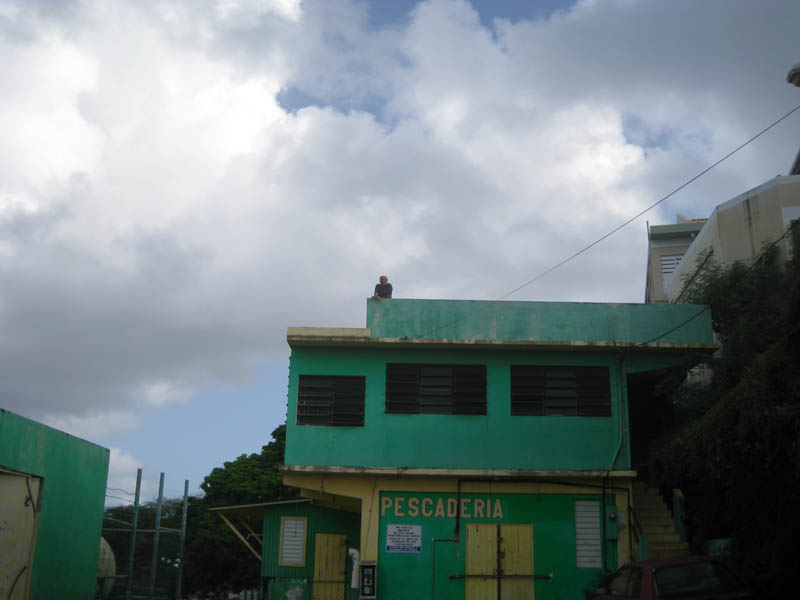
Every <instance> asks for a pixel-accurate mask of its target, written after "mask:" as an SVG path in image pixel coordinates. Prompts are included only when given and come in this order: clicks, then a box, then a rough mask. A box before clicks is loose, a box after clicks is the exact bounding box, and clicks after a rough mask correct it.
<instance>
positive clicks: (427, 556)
mask: <svg viewBox="0 0 800 600" xmlns="http://www.w3.org/2000/svg"><path fill="white" fill-rule="evenodd" d="M421 496H424V497H428V498H431V499H432V500H433V502H434V503H435V502H436V501H437V500H438V499H439V498H442V499H443V500H444V502H445V503H446V501H447V499H449V498H456V495H455V494H436V493H429V492H392V493H382V494H381V501H382V502H383V499H384V498H387V497H388V498H392V499H396V498H397V497H404V498H405V500H406V502H407V501H408V499H409V498H411V497H416V498H419V497H421ZM461 497H462V499H463V498H469V499H475V498H481V499H484V501H486V500H489V499H491V500H492V502H493V503H494V502H496V501H498V500H499V501H500V502H501V503H502V509H503V516H502V518H497V517H491V518H486V517H485V516H484V517H483V518H480V517H479V518H462V519H460V533H459V536H458V541H457V542H450V541H439V542H436V543H435V546H436V549H435V554H436V556H435V561H436V565H435V578H436V586H435V587H436V589H435V592H436V596H435V597H436V598H437V599H442V600H448V599H453V600H454V599H457V598H464V595H465V583H464V579H451V578H450V575H457V574H463V573H465V568H466V544H465V541H466V536H467V533H466V524H467V523H497V522H499V523H504V524H506V523H507V524H514V523H520V524H522V523H532V524H533V571H534V573H535V574H548V573H552V574H553V579H552V581H546V580H536V581H535V582H534V598H536V600H560V599H562V598H583V594H582V590H583V589H585V588H591V586H592V585H593V583H595V579H596V577H597V575H598V573H599V572H601V571H602V569H578V568H577V567H576V551H575V500H597V501H600V500H601V496H600V494H597V495H570V494H540V495H531V494H479V493H471V492H470V493H464V494H462V496H461ZM607 501H608V502H609V503H613V499H612V497H610V496H607ZM382 506H383V505H382ZM402 512H403V513H404V514H405V516H402V517H401V516H396V515H395V514H394V510H393V508H391V507H390V508H389V509H388V510H385V511H384V510H382V511H381V517H380V530H379V540H378V544H379V545H378V552H379V555H378V595H377V596H378V598H381V599H382V600H404V599H406V598H431V591H432V586H431V582H432V578H433V573H434V551H433V547H434V543H433V539H434V538H440V539H442V540H447V539H453V537H454V527H455V522H456V520H455V518H450V517H446V518H431V517H427V518H425V517H423V516H422V515H421V514H418V515H417V516H415V517H410V516H408V512H409V509H408V506H407V504H406V505H405V508H404V510H403V511H402ZM468 512H471V511H470V510H469V509H468ZM390 524H391V525H420V526H421V527H422V530H421V533H422V536H421V537H422V547H421V552H420V553H419V554H414V553H410V554H400V553H392V552H387V548H386V531H387V525H390ZM606 550H607V561H608V564H607V565H606V566H607V568H608V569H610V570H614V569H616V567H617V565H616V558H615V557H616V543H615V542H609V543H608V544H607V548H606Z"/></svg>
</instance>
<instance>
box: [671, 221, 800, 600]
mask: <svg viewBox="0 0 800 600" xmlns="http://www.w3.org/2000/svg"><path fill="white" fill-rule="evenodd" d="M795 229H800V228H795ZM793 239H794V247H795V248H800V236H798V235H797V232H795V235H794V238H793ZM780 257H781V254H780V253H779V251H778V248H777V246H775V245H773V246H771V247H770V248H767V249H766V250H765V251H764V253H763V255H762V258H761V260H759V261H757V262H756V263H755V264H754V265H752V266H747V265H744V264H742V263H735V264H733V265H731V266H728V267H722V266H720V265H719V264H716V263H715V262H714V261H713V259H711V258H709V257H707V259H706V260H705V261H703V262H702V264H703V268H702V271H701V272H699V273H696V274H695V275H694V276H693V277H692V281H691V286H690V288H689V291H688V294H687V296H688V298H687V299H688V300H689V301H692V302H699V303H704V304H708V305H709V306H710V308H711V315H712V321H713V326H714V329H715V331H716V332H717V334H718V335H719V338H720V341H721V344H722V350H721V351H720V352H719V353H717V355H715V356H714V357H713V358H712V359H711V360H710V366H711V368H712V372H713V379H712V382H711V385H710V386H709V387H708V388H706V389H705V390H704V392H703V394H702V395H703V396H705V397H704V398H703V401H704V403H706V404H707V405H710V408H709V409H708V410H707V411H706V412H705V413H704V414H703V415H702V416H701V417H700V418H698V419H697V420H695V421H693V422H692V423H690V424H689V425H688V426H686V427H685V428H684V429H682V430H681V431H679V432H678V433H677V434H675V435H673V436H672V437H671V438H669V439H668V440H667V441H666V442H665V443H664V444H663V446H662V447H661V448H660V449H659V450H658V451H657V453H656V456H655V460H656V462H657V464H658V465H659V467H660V471H661V472H662V473H663V479H664V483H665V486H668V487H675V488H681V489H682V490H683V492H684V495H685V496H686V499H687V505H688V507H689V526H690V531H691V535H692V538H693V542H694V543H695V544H697V545H699V543H701V542H703V541H704V540H707V539H711V538H716V537H731V538H733V550H734V559H735V560H736V561H737V562H738V563H739V566H740V567H741V569H742V571H743V572H744V574H745V576H746V577H747V578H749V579H750V580H751V581H753V582H755V583H756V584H757V585H760V586H761V587H762V589H764V590H765V591H767V592H769V593H771V594H777V595H780V594H789V595H792V594H791V593H790V592H791V591H793V590H794V588H795V587H796V582H795V581H794V579H795V574H796V573H798V572H800V561H799V560H798V558H797V556H798V554H797V551H796V537H797V533H798V532H800V514H798V512H797V511H796V510H795V508H794V507H795V506H796V504H797V493H798V491H800V361H799V360H798V359H800V353H799V352H798V350H799V349H800V343H798V342H800V339H799V338H800V301H799V300H800V260H798V257H797V256H795V258H794V259H792V260H789V261H788V262H786V263H785V264H780V263H781V262H782V261H781V260H780ZM698 549H699V548H698ZM789 595H787V596H786V597H789Z"/></svg>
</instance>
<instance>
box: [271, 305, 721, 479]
mask: <svg viewBox="0 0 800 600" xmlns="http://www.w3.org/2000/svg"><path fill="white" fill-rule="evenodd" d="M701 308H702V307H698V306H696V305H669V306H661V305H634V304H614V305H611V304H589V303H558V302H557V303H552V302H483V301H454V300H453V301H449V300H442V301H429V300H391V301H387V302H374V301H368V310H367V312H368V316H367V324H368V326H369V330H370V333H371V336H372V337H373V338H376V339H377V338H386V337H388V338H403V337H405V336H408V337H413V336H414V335H417V332H420V331H423V330H425V331H423V333H425V336H423V337H429V338H430V337H449V338H457V339H461V340H463V339H471V338H481V337H484V338H490V339H494V340H512V341H519V340H524V339H529V338H534V337H535V338H536V339H541V340H545V341H559V340H560V341H563V342H578V341H582V342H596V343H600V342H603V343H611V342H617V341H622V342H636V341H646V340H647V339H649V337H652V336H656V335H658V334H659V333H663V332H665V331H667V330H668V329H670V328H671V327H674V326H675V325H676V324H678V323H680V322H682V320H686V319H688V318H689V317H691V316H692V315H696V314H697V313H698V311H699V310H700V309H701ZM709 319H710V317H709V315H708V314H707V312H706V313H703V314H701V315H700V316H699V317H697V318H695V319H693V320H691V321H689V322H688V323H687V324H686V326H685V327H682V328H680V329H678V330H677V331H675V332H673V333H672V334H670V336H667V338H665V340H666V341H669V342H671V343H682V344H686V345H692V344H695V345H697V346H703V345H705V344H711V343H713V335H712V330H711V325H710V320H709ZM487 323H488V324H487ZM362 331H363V330H362ZM315 339H316V338H315ZM665 340H661V341H662V342H663V341H665ZM687 353H688V350H686V349H684V350H682V351H675V350H674V349H673V350H671V351H670V350H667V349H661V350H658V351H654V350H653V349H651V348H627V349H625V350H624V351H621V350H619V349H615V348H612V347H607V348H605V347H600V348H595V349H588V348H583V347H580V346H576V347H572V348H568V349H565V348H553V347H548V346H542V347H537V348H516V347H514V346H508V347H504V346H502V345H500V346H493V347H491V348H485V347H480V346H476V347H470V346H468V345H451V346H446V347H440V348H426V347H398V346H396V345H394V344H392V343H386V344H380V343H377V344H373V345H370V346H369V347H359V344H358V343H353V342H352V341H351V342H349V343H343V344H342V345H340V346H329V345H324V344H320V345H314V344H311V345H306V344H299V343H298V344H293V347H292V356H291V361H290V370H289V403H288V411H287V442H286V464H287V465H319V466H324V465H344V466H370V467H405V468H409V467H414V468H454V469H458V468H466V469H470V468H483V469H561V470H563V469H567V470H588V469H599V470H607V469H629V468H630V452H629V435H628V431H627V423H628V414H627V405H626V385H625V377H626V376H627V374H628V373H633V372H638V371H644V370H651V369H658V368H663V367H667V366H674V365H678V364H681V362H682V361H684V360H686V355H687ZM388 362H415V363H454V364H476V363H477V364H485V365H486V369H487V371H486V373H487V399H488V408H487V413H488V414H486V415H428V414H425V415H420V414H411V415H408V414H387V413H386V410H385V386H386V364H387V363H388ZM513 364H538V365H580V366H592V365H594V366H606V367H608V368H609V371H610V375H611V381H610V383H611V398H612V399H611V403H612V407H611V408H612V415H611V416H610V417H560V416H545V417H537V416H512V415H511V409H510V406H511V399H510V365H513ZM300 374H305V375H363V376H365V377H366V398H365V420H364V426H363V427H330V426H307V425H303V426H298V425H297V424H296V421H297V417H296V415H297V385H298V377H299V375H300Z"/></svg>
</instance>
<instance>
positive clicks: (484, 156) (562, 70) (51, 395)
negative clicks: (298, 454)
mask: <svg viewBox="0 0 800 600" xmlns="http://www.w3.org/2000/svg"><path fill="white" fill-rule="evenodd" d="M3 6H6V7H8V6H10V7H11V9H9V10H0V21H2V27H0V52H1V53H2V54H3V56H6V57H12V58H13V60H4V61H3V62H2V64H0V126H2V128H3V131H4V135H3V136H2V137H0V287H1V288H2V289H3V295H2V297H0V331H2V333H3V335H2V336H0V394H1V395H2V397H3V399H4V402H5V403H6V404H7V406H8V408H10V409H12V410H17V411H19V412H23V413H25V414H27V415H28V416H32V417H34V418H47V419H48V422H49V423H50V424H54V425H55V426H58V427H60V428H63V429H66V430H68V431H73V432H75V431H78V432H83V433H82V434H83V435H84V436H85V437H89V438H90V439H92V438H97V437H102V436H103V435H105V434H104V432H106V433H107V432H108V431H112V430H113V431H121V430H123V429H125V428H130V427H135V426H137V425H138V424H139V423H140V418H141V417H140V415H141V414H142V413H143V412H146V411H148V410H153V409H155V408H160V407H163V406H166V405H167V404H169V403H172V402H181V401H186V399H187V398H189V397H190V396H191V394H192V393H193V392H194V391H196V390H200V389H203V387H204V386H207V385H209V384H211V383H213V382H217V381H219V380H237V379H239V378H242V377H243V376H245V375H246V374H247V373H248V369H249V368H250V366H251V365H252V364H253V363H254V362H256V361H259V360H263V359H268V360H270V359H271V360H284V359H285V357H286V353H287V350H286V348H285V342H284V336H285V328H286V326H288V325H342V326H347V325H350V326H359V325H361V324H362V323H363V311H364V299H365V298H366V296H368V295H369V294H370V292H371V287H372V285H373V284H374V280H375V278H376V277H377V275H378V274H380V273H384V272H386V273H388V274H389V275H390V278H391V280H392V282H393V283H394V285H395V289H396V292H397V294H396V295H397V296H398V297H451V298H452V297H455V298H459V297H460V298H497V297H499V296H500V295H502V294H504V293H505V292H508V291H509V290H510V289H512V288H514V287H516V286H517V285H519V284H520V283H522V282H524V281H525V280H528V279H530V278H531V277H533V276H534V275H536V274H538V273H540V272H542V271H543V270H545V269H546V268H548V267H550V266H552V265H553V264H555V263H556V262H558V261H559V260H561V259H563V258H565V257H566V256H567V255H569V254H571V253H573V252H575V251H577V250H578V249H580V248H582V247H583V246H584V245H585V244H587V243H588V242H591V241H593V240H594V239H596V238H597V237H598V236H599V235H601V234H603V233H605V232H606V231H609V230H610V229H611V228H613V227H615V226H616V225H618V224H619V223H620V222H621V221H622V220H624V219H625V218H627V217H628V216H630V215H631V214H634V213H636V212H638V211H639V210H641V209H642V208H643V207H645V206H647V205H648V204H650V203H652V202H653V201H655V200H656V199H658V198H659V197H661V196H662V195H664V194H665V193H667V192H668V191H670V190H671V189H672V188H673V187H675V185H677V184H678V183H681V182H683V181H684V180H686V179H687V178H688V177H690V176H692V175H694V174H695V173H696V172H698V171H699V170H700V169H701V168H703V167H704V166H705V165H707V164H708V163H710V162H712V161H713V160H715V159H716V158H717V157H719V156H721V155H722V154H724V153H725V152H727V151H728V150H729V149H731V148H732V147H734V146H735V145H736V144H738V143H740V142H741V141H742V140H743V139H744V138H746V137H747V136H748V135H750V134H752V133H754V132H755V131H757V130H758V129H760V128H761V127H762V126H764V125H766V124H767V123H768V122H769V120H771V119H772V118H773V117H775V116H777V115H778V114H780V113H781V112H782V111H784V110H787V109H788V108H789V107H791V106H792V105H793V104H796V103H797V102H798V100H799V99H798V98H797V91H796V89H793V88H790V86H788V85H786V84H785V83H784V81H783V77H784V76H785V71H786V70H787V69H788V67H789V66H790V65H791V64H793V63H794V62H796V61H797V57H796V56H795V54H794V53H796V44H795V43H794V40H795V37H796V36H795V32H794V31H793V28H792V24H793V23H795V22H797V21H798V18H800V8H798V6H797V5H796V4H795V3H788V2H787V3H779V2H776V3H769V4H767V5H764V4H747V3H742V4H737V5H735V6H733V7H732V6H730V5H729V4H727V3H715V2H707V3H700V4H697V3H688V2H687V3H668V4H655V3H648V2H622V1H619V2H616V1H611V0H609V1H605V2H586V3H581V4H579V5H577V6H575V7H573V8H572V9H571V10H569V11H564V12H561V13H558V14H556V15H555V16H553V17H552V18H550V19H549V20H539V21H535V22H525V21H520V22H517V23H510V22H507V21H495V25H494V30H493V31H489V30H487V29H485V28H484V27H483V26H482V25H481V22H480V21H479V19H478V17H477V15H476V13H475V11H474V10H472V8H471V7H470V5H469V4H468V3H466V2H464V1H455V0H431V1H429V2H424V3H421V4H420V5H419V6H418V7H417V8H416V9H415V10H414V12H413V13H412V16H411V19H410V21H409V22H408V24H407V26H403V27H399V26H398V27H394V28H385V29H382V30H380V31H375V30H372V29H370V28H369V20H368V19H367V15H366V12H365V8H364V5H363V4H360V3H352V2H348V1H346V0H341V1H337V2H320V1H307V2H303V3H302V5H301V4H300V3H299V2H280V1H276V2H252V3H249V2H244V1H227V2H206V3H196V4H194V3H193V4H174V3H160V2H154V3H147V2H141V3H135V4H131V3H127V2H121V1H120V2H99V1H97V2H93V1H89V2H86V3H81V4H75V5H74V6H73V10H71V11H67V12H63V13H62V12H59V11H56V10H50V11H49V12H48V11H47V10H45V9H44V8H41V7H40V8H38V9H37V8H36V6H35V5H33V4H28V3H25V4H22V3H20V4H10V5H9V4H4V5H3ZM687 13H689V14H687ZM766 31H769V35H759V32H762V33H763V32H766ZM290 89H293V90H299V91H300V92H302V93H303V94H306V95H307V96H308V97H309V98H314V99H316V102H317V104H321V105H324V106H322V107H320V106H311V107H307V108H302V109H301V110H297V111H292V112H291V113H290V112H287V111H286V110H284V109H283V108H281V106H280V105H279V103H278V101H277V99H276V98H277V95H278V94H279V92H280V91H281V90H284V91H285V90H290ZM370 111H372V113H371V112H370ZM795 122H796V121H795ZM786 125H787V126H786V127H781V128H779V129H778V130H776V131H775V132H774V133H772V134H770V135H769V136H768V137H765V138H764V139H763V140H762V141H759V142H758V145H754V146H753V148H752V149H748V150H747V151H745V152H744V153H743V154H742V155H741V156H739V157H737V158H736V159H734V160H733V161H731V162H730V163H726V164H725V165H723V166H722V167H720V168H718V169H716V170H715V171H714V172H713V173H712V174H710V176H708V177H707V178H706V179H704V180H703V181H701V182H698V183H697V184H694V185H693V186H692V187H691V188H690V189H688V190H687V191H686V192H684V193H682V194H681V195H680V196H678V197H676V198H675V199H674V201H670V203H669V204H668V205H665V206H664V207H663V208H662V209H661V210H660V212H654V213H651V215H649V217H648V218H650V219H651V221H654V222H658V221H660V220H662V219H667V218H671V216H672V215H673V213H675V212H685V213H687V214H689V215H690V216H705V215H706V214H708V212H710V210H711V208H712V207H713V206H714V205H715V204H717V203H719V202H723V201H725V200H726V199H728V198H729V197H731V196H733V195H735V194H737V193H739V192H741V191H742V190H744V189H748V188H749V187H752V186H753V185H756V184H758V183H760V182H761V181H763V180H764V179H766V178H768V177H771V176H773V175H775V174H776V173H778V172H782V171H785V170H786V168H787V167H788V164H789V162H790V161H791V158H792V157H793V154H794V152H795V151H796V147H795V146H796V139H795V138H794V136H793V133H792V129H791V124H790V123H788V122H787V124H786ZM644 248H645V235H644V224H643V223H637V224H635V225H633V226H631V227H630V228H627V229H625V230H623V231H621V232H620V233H619V234H617V235H615V236H614V237H613V238H612V239H609V240H607V241H606V242H603V243H602V244H600V245H599V246H598V247H597V248H595V249H594V250H593V251H591V252H590V253H587V254H586V255H584V256H582V257H581V258H580V259H579V260H576V261H574V262H573V263H570V264H569V265H567V266H565V267H564V268H562V269H560V270H558V271H556V272H555V273H553V274H552V275H550V276H548V277H547V278H545V279H543V280H542V281H541V282H539V283H537V284H536V285H535V286H531V287H529V288H526V289H525V290H524V291H522V292H520V293H519V294H516V295H515V296H514V297H513V299H520V300H522V299H558V300H597V301H605V300H609V301H611V300H613V301H631V300H633V301H636V300H640V299H641V297H642V295H643V287H644V282H643V273H644V258H645V257H644ZM137 415H138V416H137Z"/></svg>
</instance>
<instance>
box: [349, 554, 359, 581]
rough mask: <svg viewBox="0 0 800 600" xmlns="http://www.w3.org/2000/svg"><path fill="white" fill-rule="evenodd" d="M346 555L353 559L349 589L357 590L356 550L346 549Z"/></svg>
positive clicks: (357, 556) (357, 555)
mask: <svg viewBox="0 0 800 600" xmlns="http://www.w3.org/2000/svg"><path fill="white" fill-rule="evenodd" d="M347 554H348V555H349V556H350V558H352V559H353V573H352V575H350V587H351V588H353V589H358V559H359V554H358V550H356V549H355V548H348V550H347Z"/></svg>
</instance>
